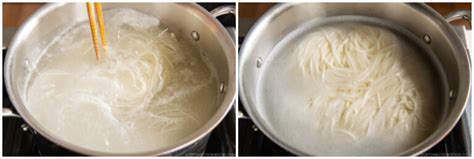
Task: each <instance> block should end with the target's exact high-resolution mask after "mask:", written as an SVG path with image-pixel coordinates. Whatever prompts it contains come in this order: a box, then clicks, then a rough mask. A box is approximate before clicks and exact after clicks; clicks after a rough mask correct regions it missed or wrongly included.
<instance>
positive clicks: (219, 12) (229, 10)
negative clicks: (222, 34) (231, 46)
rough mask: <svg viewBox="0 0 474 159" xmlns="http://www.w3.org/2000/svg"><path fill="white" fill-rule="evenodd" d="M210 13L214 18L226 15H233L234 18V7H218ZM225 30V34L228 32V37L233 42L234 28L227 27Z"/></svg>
mask: <svg viewBox="0 0 474 159" xmlns="http://www.w3.org/2000/svg"><path fill="white" fill-rule="evenodd" d="M210 13H211V15H212V16H213V17H215V18H217V17H219V16H223V15H226V14H233V15H234V16H235V6H232V5H225V6H219V7H217V8H214V9H213V10H211V11H210ZM226 30H227V32H229V34H230V36H231V37H232V40H233V41H234V42H235V37H236V35H237V33H236V31H235V27H228V28H226Z"/></svg>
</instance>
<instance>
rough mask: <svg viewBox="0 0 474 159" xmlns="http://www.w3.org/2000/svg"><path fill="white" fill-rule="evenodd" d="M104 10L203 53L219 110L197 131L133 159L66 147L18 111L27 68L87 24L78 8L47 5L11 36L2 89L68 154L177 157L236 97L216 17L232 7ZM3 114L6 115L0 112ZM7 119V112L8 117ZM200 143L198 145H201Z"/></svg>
mask: <svg viewBox="0 0 474 159" xmlns="http://www.w3.org/2000/svg"><path fill="white" fill-rule="evenodd" d="M103 8H104V10H107V9H111V8H132V9H135V10H138V11H140V12H143V13H146V14H149V15H152V16H156V17H158V18H159V19H160V21H161V22H163V23H164V24H166V25H168V26H172V28H173V29H176V31H177V32H179V33H182V34H183V35H189V36H188V38H189V40H195V41H196V42H197V44H198V45H200V47H201V48H202V49H203V50H205V52H206V56H207V57H209V59H210V61H211V63H212V65H213V66H214V67H215V69H216V72H217V76H218V80H219V81H221V83H220V91H221V94H220V96H221V97H220V99H221V101H220V107H219V108H218V110H217V111H216V113H215V114H214V116H212V118H211V119H210V120H209V121H208V122H207V123H206V124H205V125H204V126H203V127H202V128H200V129H198V130H197V131H196V132H194V133H192V134H191V135H189V136H187V137H185V138H183V139H181V140H180V141H179V142H177V143H175V144H173V145H169V146H168V147H165V148H162V149H157V150H153V151H147V152H139V153H105V152H100V151H96V150H91V149H86V148H83V147H81V146H78V145H75V144H74V143H69V142H66V141H64V140H63V139H61V138H59V137H57V136H55V135H54V134H51V133H49V131H48V130H46V129H45V128H44V127H43V126H41V125H40V124H39V123H38V122H37V121H36V120H35V119H34V118H33V116H32V115H31V114H30V113H29V112H28V110H27V109H26V107H25V105H24V101H25V96H24V94H21V93H20V92H24V90H23V89H24V85H25V84H26V83H25V76H26V75H27V74H28V72H29V71H31V70H30V69H31V67H32V62H33V61H36V59H37V58H38V57H39V56H40V55H39V53H40V51H41V50H43V49H44V48H45V47H46V45H47V44H48V43H50V41H52V39H53V38H54V37H55V36H57V35H58V33H61V32H63V31H64V30H66V29H68V28H69V27H71V26H73V25H74V24H75V23H77V22H79V21H85V20H87V12H86V5H85V4H83V3H67V4H48V5H46V6H45V7H43V8H41V9H39V10H38V11H37V12H36V13H34V14H33V15H32V16H31V17H30V18H29V19H28V20H27V21H26V22H25V23H24V24H23V25H22V26H21V28H20V29H19V30H18V31H17V33H16V35H15V36H14V38H13V40H12V42H11V44H10V46H9V49H8V52H7V55H6V57H5V71H4V72H5V83H6V87H7V91H8V94H9V97H10V100H11V101H12V103H13V105H14V106H15V109H16V110H17V111H18V113H19V115H20V116H21V117H22V118H23V119H24V120H25V121H26V122H27V123H28V124H29V125H30V126H31V127H32V128H33V129H34V130H36V131H37V132H38V133H40V134H41V135H42V136H44V137H46V138H47V139H49V140H51V141H53V142H54V143H56V144H58V145H60V146H63V147H65V148H67V149H69V150H72V151H75V152H78V153H81V154H87V155H164V154H172V153H179V152H180V150H182V149H184V148H185V147H187V146H189V145H191V144H193V143H195V142H197V141H199V140H201V139H203V138H205V137H206V136H207V134H209V133H210V132H211V131H212V130H213V129H214V128H215V127H216V126H217V125H218V124H219V123H220V121H221V120H222V119H223V118H224V117H225V115H226V114H227V112H228V111H229V110H230V108H231V107H232V103H233V100H234V98H235V95H236V82H235V73H236V68H235V67H236V62H235V61H236V57H235V44H234V42H233V39H232V38H231V36H229V34H228V32H227V31H226V29H225V28H224V27H223V26H222V25H221V24H220V23H219V22H218V21H217V19H216V18H215V17H216V16H220V15H223V14H227V13H234V9H233V7H220V8H216V10H214V11H212V12H211V13H209V12H207V11H206V10H205V9H203V8H201V7H200V6H198V5H196V4H185V3H176V4H168V3H125V4H119V3H104V4H103ZM3 113H4V115H5V113H7V114H8V113H9V112H8V110H5V109H3ZM10 114H11V112H10ZM203 140H204V139H203Z"/></svg>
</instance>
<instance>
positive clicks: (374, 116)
mask: <svg viewBox="0 0 474 159" xmlns="http://www.w3.org/2000/svg"><path fill="white" fill-rule="evenodd" d="M295 51H296V54H297V58H298V62H299V69H300V70H301V71H302V73H303V74H304V76H305V77H307V78H312V79H314V81H320V82H322V83H323V85H325V87H326V88H327V89H326V91H327V92H325V93H324V95H315V96H314V97H313V98H312V99H311V100H310V102H309V107H310V108H311V110H314V111H315V112H316V113H317V114H318V115H317V118H318V119H316V120H315V122H319V124H320V126H321V127H323V128H326V129H329V130H332V131H334V132H340V133H343V134H347V135H348V136H350V137H351V138H352V139H354V140H357V139H360V138H361V137H365V136H368V135H370V134H371V133H376V132H377V131H379V130H382V129H393V128H395V129H397V130H399V131H408V130H411V129H413V128H421V129H422V128H425V127H427V121H426V120H425V118H423V117H422V116H423V115H421V113H422V112H421V111H420V110H422V109H421V108H420V105H422V104H423V99H422V98H421V97H420V95H419V94H420V90H419V88H418V87H417V86H416V84H415V81H414V80H413V79H411V78H409V77H408V76H407V71H406V68H404V67H403V66H402V62H401V59H402V58H403V55H404V53H403V52H404V51H406V49H404V48H403V45H402V44H401V43H400V41H399V39H398V38H397V37H396V36H395V35H394V34H393V33H392V32H391V31H389V30H385V29H382V28H378V27H373V26H368V25H362V24H357V25H338V26H332V27H322V28H320V29H319V30H317V31H315V32H313V33H311V34H309V35H307V36H306V37H305V38H304V39H303V40H302V41H301V42H300V43H299V44H298V45H297V48H296V50H295Z"/></svg>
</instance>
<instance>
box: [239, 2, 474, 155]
mask: <svg viewBox="0 0 474 159" xmlns="http://www.w3.org/2000/svg"><path fill="white" fill-rule="evenodd" d="M295 4H301V3H285V4H277V5H275V6H273V7H272V8H270V9H269V10H268V11H266V12H265V14H263V15H262V16H261V17H260V18H259V19H258V20H257V22H255V24H254V25H253V26H252V28H251V29H250V30H249V32H248V33H247V38H246V39H245V41H244V42H243V43H242V45H241V54H240V58H239V70H240V71H242V70H244V68H243V63H244V61H246V60H248V59H247V58H246V54H250V53H252V52H251V49H252V48H250V49H249V48H247V45H253V44H252V43H254V41H255V38H256V37H258V36H259V35H258V32H259V31H261V30H264V29H265V25H266V24H267V23H268V22H269V21H271V20H272V19H274V18H275V16H276V15H278V14H280V13H282V12H285V11H286V10H287V9H288V8H290V7H291V6H293V5H295ZM400 4H401V5H408V6H409V7H411V8H415V9H417V10H418V11H420V10H421V11H422V12H425V13H426V14H431V16H430V18H432V19H433V20H435V21H439V22H440V23H442V26H443V27H444V29H445V30H446V31H447V32H448V33H447V34H448V38H450V40H455V42H454V44H455V46H454V47H456V48H458V49H457V50H458V51H459V52H460V53H463V54H464V56H466V57H467V62H466V64H465V65H467V66H468V67H467V68H466V72H465V73H466V74H467V77H468V79H466V80H467V82H466V83H467V86H468V87H467V89H466V88H459V90H458V91H460V92H461V93H462V94H461V95H463V97H465V98H464V99H459V98H456V103H455V105H454V107H457V108H458V109H459V107H460V109H461V110H460V111H459V112H460V113H458V114H457V115H455V116H454V117H453V118H449V119H446V121H445V122H444V123H443V124H441V125H440V126H439V127H438V128H439V129H443V131H435V132H433V134H431V135H430V136H429V137H427V138H426V139H425V140H424V141H422V142H420V143H418V144H417V145H415V146H413V147H411V148H410V149H407V150H405V151H402V152H401V153H399V154H396V155H399V156H411V155H419V154H421V153H423V152H425V151H427V150H428V149H430V148H431V147H433V146H434V145H436V144H437V143H439V142H440V141H441V140H442V139H444V138H445V137H446V136H447V135H448V134H449V132H451V130H452V129H453V128H454V126H455V125H456V123H457V122H458V121H459V119H460V118H461V116H462V114H463V112H464V110H465V107H466V105H467V102H468V99H469V96H470V92H471V90H470V88H471V66H470V59H469V53H468V51H467V48H466V46H465V45H464V43H463V42H462V41H461V39H460V37H459V35H458V34H457V33H456V32H455V30H454V29H453V28H452V26H451V25H450V24H449V23H448V22H447V21H446V20H445V19H444V18H443V17H442V16H441V15H440V14H439V13H438V12H436V11H435V10H434V9H432V8H431V7H429V6H428V5H426V4H422V3H400ZM249 41H250V42H249ZM247 43H249V44H247ZM250 47H253V46H250ZM460 48H462V50H461V49H460ZM238 76H239V77H238V78H239V79H238V80H239V81H240V82H242V83H241V84H239V99H241V101H242V104H243V107H244V109H245V110H246V111H247V113H248V115H249V117H250V118H251V119H252V121H253V123H254V124H255V125H256V126H257V127H258V128H259V129H260V130H261V131H262V132H263V134H265V136H267V137H268V138H270V140H271V141H273V142H274V143H276V144H277V145H279V146H280V147H282V148H284V149H285V150H287V151H289V152H291V153H293V154H296V155H301V156H311V154H308V153H305V152H303V151H301V150H298V149H296V148H294V147H292V146H290V145H289V144H287V143H285V142H283V141H282V140H280V139H279V138H278V137H277V135H274V134H273V133H272V131H270V130H269V129H268V127H267V126H266V125H267V124H265V123H263V122H262V120H260V115H258V113H257V112H258V111H257V110H256V109H254V107H255V106H254V105H255V104H253V105H252V104H250V102H249V99H248V98H250V97H248V94H246V92H248V90H247V89H246V87H245V84H243V83H244V81H245V80H244V76H245V75H244V73H243V72H240V73H239V75H238ZM459 105H461V106H459Z"/></svg>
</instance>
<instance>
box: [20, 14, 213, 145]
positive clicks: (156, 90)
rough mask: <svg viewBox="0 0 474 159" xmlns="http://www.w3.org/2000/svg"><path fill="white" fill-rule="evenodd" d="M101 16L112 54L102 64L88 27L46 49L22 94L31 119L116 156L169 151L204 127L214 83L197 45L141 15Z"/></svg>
mask: <svg viewBox="0 0 474 159" xmlns="http://www.w3.org/2000/svg"><path fill="white" fill-rule="evenodd" d="M104 14H105V25H106V31H107V39H108V41H109V48H110V49H109V51H110V52H109V53H110V54H109V56H108V57H105V56H104V57H103V58H102V60H101V61H100V62H97V61H96V60H95V57H94V49H93V46H92V42H91V37H90V35H91V34H90V29H89V26H88V23H87V22H86V21H84V22H82V23H80V24H78V25H76V26H75V27H73V28H72V29H70V30H68V31H67V32H65V33H64V34H63V35H61V36H59V37H58V38H57V39H56V40H55V41H53V42H52V43H51V44H50V45H49V46H48V47H47V48H46V49H45V50H44V51H43V53H42V58H41V59H40V60H39V62H38V63H37V65H36V66H35V68H36V70H34V71H32V74H31V77H30V78H29V79H28V80H29V84H28V85H27V89H26V92H25V94H26V99H27V100H26V105H27V108H28V110H29V111H30V112H31V114H32V115H33V116H34V117H35V119H36V120H38V122H39V123H40V124H41V125H43V126H44V127H45V128H46V129H47V130H49V131H51V132H52V133H53V134H55V135H57V136H60V137H61V138H62V139H64V140H66V141H68V142H71V143H74V144H77V145H80V146H83V147H85V148H88V149H93V150H96V151H105V152H121V153H123V152H141V151H149V150H155V149H158V148H161V147H165V146H169V145H170V144H174V143H176V142H177V141H179V140H181V139H182V138H184V137H186V136H187V135H189V134H191V133H192V132H194V131H195V130H197V129H198V128H200V127H201V126H202V125H203V124H204V123H206V122H207V121H208V120H209V119H210V118H211V116H212V115H213V113H214V112H215V110H216V109H217V106H218V105H217V102H218V89H217V79H216V76H215V75H214V73H213V71H212V69H211V68H212V67H210V66H209V65H208V64H207V63H206V59H205V57H204V56H202V55H201V52H200V50H199V48H198V46H197V45H195V44H193V43H191V42H188V41H186V40H184V39H183V38H181V37H180V36H178V35H175V34H174V33H173V32H172V31H171V30H170V29H168V28H166V27H164V25H161V24H160V21H159V20H158V19H157V18H155V17H152V16H149V15H146V14H143V13H141V12H137V11H135V10H132V9H112V10H108V11H106V12H104ZM102 53H103V52H102Z"/></svg>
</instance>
